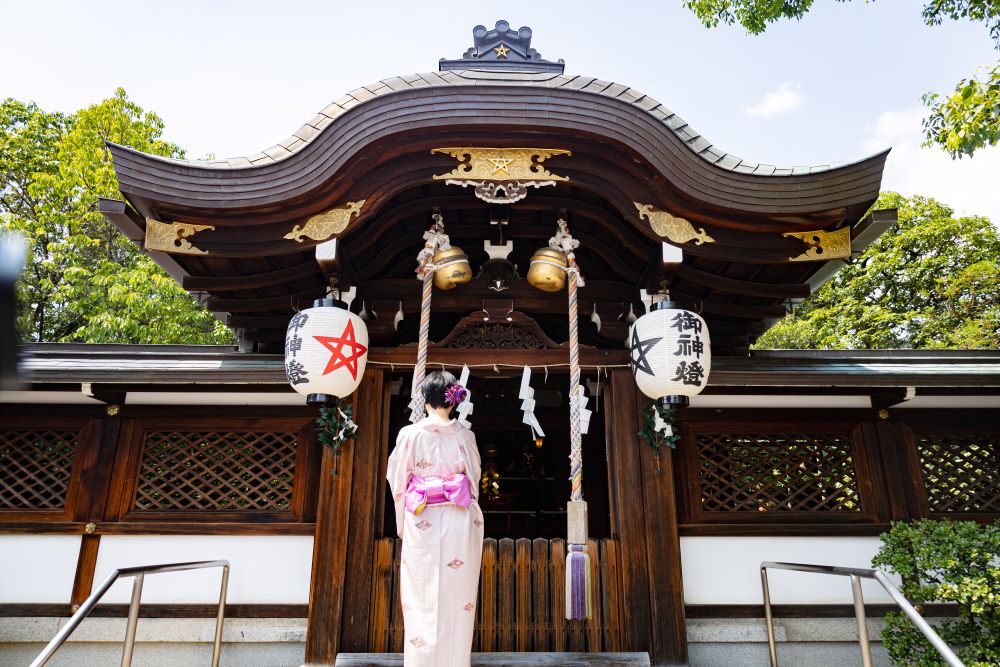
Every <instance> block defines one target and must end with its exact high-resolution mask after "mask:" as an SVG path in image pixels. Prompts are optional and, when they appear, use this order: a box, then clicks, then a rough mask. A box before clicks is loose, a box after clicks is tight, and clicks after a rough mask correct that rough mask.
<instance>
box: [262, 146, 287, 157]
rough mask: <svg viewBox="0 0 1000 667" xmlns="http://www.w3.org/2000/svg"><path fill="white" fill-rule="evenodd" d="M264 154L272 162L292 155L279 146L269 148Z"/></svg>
mask: <svg viewBox="0 0 1000 667" xmlns="http://www.w3.org/2000/svg"><path fill="white" fill-rule="evenodd" d="M264 153H265V154H266V155H267V156H268V157H269V158H271V159H272V160H280V159H281V158H283V157H288V156H289V155H291V154H292V153H291V151H289V150H288V149H287V148H285V147H284V146H281V145H278V146H271V147H270V148H268V149H267V150H266V151H264Z"/></svg>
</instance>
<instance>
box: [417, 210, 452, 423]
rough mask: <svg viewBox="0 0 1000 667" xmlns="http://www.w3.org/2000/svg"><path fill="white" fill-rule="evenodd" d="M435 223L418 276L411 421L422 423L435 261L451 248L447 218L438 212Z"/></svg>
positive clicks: (421, 254)
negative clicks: (420, 286)
mask: <svg viewBox="0 0 1000 667" xmlns="http://www.w3.org/2000/svg"><path fill="white" fill-rule="evenodd" d="M433 217H434V225H433V226H431V228H430V229H429V230H428V231H427V232H425V233H424V247H423V249H422V250H421V251H420V252H419V253H418V254H417V262H418V265H417V277H418V278H420V279H422V280H423V281H424V284H423V292H422V294H421V298H420V334H419V336H418V338H417V363H416V365H415V366H414V367H413V399H412V407H413V411H412V412H411V413H410V421H411V422H414V423H416V422H418V421H420V420H421V419H423V417H424V395H423V392H421V391H420V390H419V387H420V385H421V383H422V382H423V381H424V376H425V375H426V374H427V349H428V347H430V332H431V295H432V293H433V287H434V271H436V270H437V269H438V268H439V267H438V266H436V265H434V264H433V263H432V262H431V259H432V258H433V257H434V254H435V253H436V252H437V251H438V250H439V249H444V250H446V249H448V248H450V247H451V243H450V242H449V240H448V236H447V235H446V234H445V233H444V219H443V218H442V217H441V214H440V213H435V214H434V216H433Z"/></svg>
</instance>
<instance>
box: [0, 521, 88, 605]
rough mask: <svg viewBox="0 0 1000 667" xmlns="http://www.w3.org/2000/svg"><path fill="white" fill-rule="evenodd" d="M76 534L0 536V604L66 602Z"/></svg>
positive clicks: (75, 553)
mask: <svg viewBox="0 0 1000 667" xmlns="http://www.w3.org/2000/svg"><path fill="white" fill-rule="evenodd" d="M79 555H80V536H79V535H0V602H2V603H32V602H55V603H68V602H69V596H70V594H71V593H72V592H73V578H74V577H75V576H76V560H77V558H78V557H79Z"/></svg>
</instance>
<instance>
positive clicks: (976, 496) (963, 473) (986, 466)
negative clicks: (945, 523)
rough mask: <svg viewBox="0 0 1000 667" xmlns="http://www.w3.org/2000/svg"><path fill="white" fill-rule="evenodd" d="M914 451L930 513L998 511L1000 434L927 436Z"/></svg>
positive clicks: (999, 501) (999, 503)
mask: <svg viewBox="0 0 1000 667" xmlns="http://www.w3.org/2000/svg"><path fill="white" fill-rule="evenodd" d="M917 451H918V453H919V455H920V470H921V472H922V473H923V478H924V487H925V488H926V489H927V505H928V507H929V509H930V511H931V512H977V513H987V514H989V513H1000V437H998V436H994V435H928V436H924V437H921V438H920V439H919V440H918V441H917Z"/></svg>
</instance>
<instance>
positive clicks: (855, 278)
mask: <svg viewBox="0 0 1000 667" xmlns="http://www.w3.org/2000/svg"><path fill="white" fill-rule="evenodd" d="M875 206H876V208H897V209H898V210H899V222H898V224H897V225H896V226H895V227H893V228H892V229H890V230H888V231H887V232H885V233H884V234H883V235H882V236H881V237H879V238H878V240H876V241H875V242H874V243H873V244H872V245H871V246H869V247H868V248H867V249H866V250H865V252H864V253H863V254H862V255H861V257H860V258H858V259H857V260H855V261H853V262H851V263H849V264H847V265H846V266H844V267H843V268H842V269H841V270H840V271H839V272H838V273H837V274H836V275H835V276H834V277H833V278H832V279H831V280H829V281H828V282H826V283H825V284H824V285H822V286H820V288H819V289H817V290H816V292H815V293H814V294H813V295H812V296H811V297H810V298H809V299H808V300H806V301H805V302H804V303H803V304H801V305H800V306H799V307H798V308H797V309H796V310H795V312H793V313H792V314H790V315H788V316H786V317H785V319H783V320H781V321H779V322H778V323H777V324H775V325H774V326H773V327H771V328H770V329H769V330H768V331H766V332H765V333H764V335H763V336H761V337H760V339H759V340H758V341H757V344H756V346H755V347H756V348H758V349H776V348H794V349H877V348H890V349H891V348H965V349H970V348H992V349H997V348H1000V235H998V233H997V230H996V228H994V227H993V225H991V224H990V222H989V220H988V219H986V218H983V217H962V218H957V217H955V215H954V211H952V209H950V208H949V207H947V206H945V205H944V204H941V203H939V202H937V201H935V200H933V199H928V198H924V197H910V198H906V197H903V196H901V195H899V194H896V193H892V192H890V193H886V194H883V195H882V196H881V197H880V198H879V201H878V202H877V203H876V205H875Z"/></svg>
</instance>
